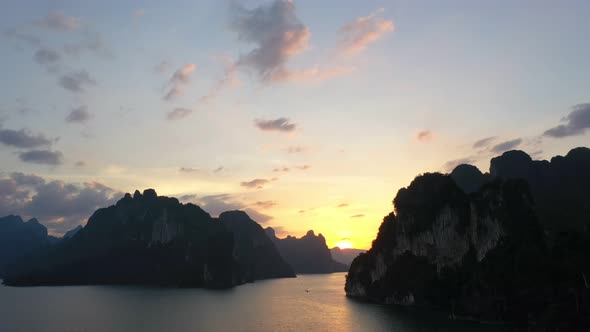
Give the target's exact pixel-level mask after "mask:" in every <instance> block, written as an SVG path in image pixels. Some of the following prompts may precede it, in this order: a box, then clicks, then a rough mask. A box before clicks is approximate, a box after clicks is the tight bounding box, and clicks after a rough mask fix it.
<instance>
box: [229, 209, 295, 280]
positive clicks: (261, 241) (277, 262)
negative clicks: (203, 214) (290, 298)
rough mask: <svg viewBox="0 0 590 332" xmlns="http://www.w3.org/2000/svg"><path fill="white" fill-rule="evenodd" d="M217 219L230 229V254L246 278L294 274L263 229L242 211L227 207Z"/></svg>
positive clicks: (281, 276)
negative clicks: (232, 252) (231, 234)
mask: <svg viewBox="0 0 590 332" xmlns="http://www.w3.org/2000/svg"><path fill="white" fill-rule="evenodd" d="M219 221H220V222H221V223H222V224H223V225H224V226H225V227H226V228H227V229H228V230H229V231H231V232H232V233H233V236H234V243H235V246H234V258H235V259H236V260H237V261H238V262H239V264H240V267H241V269H242V270H243V271H244V275H245V278H246V279H247V280H248V281H252V280H257V279H266V278H286V277H295V273H294V272H293V269H292V268H291V266H289V264H287V263H286V262H285V261H284V260H283V258H282V257H281V255H280V253H279V251H278V250H277V248H276V247H275V245H274V243H273V242H272V240H271V239H270V238H269V237H268V236H267V235H266V233H265V232H264V229H263V228H262V227H261V226H260V225H259V224H257V223H256V222H255V221H253V220H252V219H250V217H249V216H248V215H247V214H246V212H243V211H227V212H223V213H222V214H220V215H219Z"/></svg>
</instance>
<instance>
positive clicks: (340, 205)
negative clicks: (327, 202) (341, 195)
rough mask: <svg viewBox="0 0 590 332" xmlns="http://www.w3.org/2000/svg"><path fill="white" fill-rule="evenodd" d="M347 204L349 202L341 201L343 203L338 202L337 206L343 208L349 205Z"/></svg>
mask: <svg viewBox="0 0 590 332" xmlns="http://www.w3.org/2000/svg"><path fill="white" fill-rule="evenodd" d="M347 206H348V203H341V204H338V206H337V207H339V208H342V207H347Z"/></svg>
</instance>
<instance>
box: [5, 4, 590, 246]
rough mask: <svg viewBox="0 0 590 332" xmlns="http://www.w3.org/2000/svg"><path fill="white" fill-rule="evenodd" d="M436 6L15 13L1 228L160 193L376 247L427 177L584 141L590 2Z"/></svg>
mask: <svg viewBox="0 0 590 332" xmlns="http://www.w3.org/2000/svg"><path fill="white" fill-rule="evenodd" d="M425 3H427V4H428V7H427V8H428V9H429V10H424V3H421V2H406V1H377V0H374V1H365V2H362V3H360V2H348V5H335V4H336V2H335V1H332V2H322V4H321V5H319V4H317V2H313V1H293V2H291V1H237V2H236V1H231V2H217V1H208V2H205V1H199V2H189V1H176V2H174V4H170V3H167V4H164V3H159V2H144V3H142V4H141V5H139V4H133V5H131V4H128V3H125V4H121V3H119V2H115V1H105V2H101V3H94V2H93V3H85V4H81V3H78V2H76V1H46V2H45V1H24V2H23V1H16V0H10V1H7V4H6V5H5V8H7V10H4V11H3V12H2V13H0V18H1V19H2V24H1V25H0V40H1V41H2V43H1V45H0V49H1V51H2V54H4V55H5V57H4V59H3V60H4V61H2V62H0V69H1V70H2V71H3V73H5V76H6V77H8V78H10V79H6V80H4V81H3V83H2V89H0V100H2V101H1V102H0V146H1V148H0V156H2V160H3V162H4V164H3V169H2V170H1V174H0V216H4V215H9V214H15V215H22V216H23V218H24V219H28V218H29V217H31V218H32V217H34V218H37V219H38V220H39V221H40V222H41V223H43V224H44V225H45V226H47V228H48V229H49V232H50V233H51V234H53V235H58V234H63V233H64V232H66V231H68V230H70V229H72V228H74V227H75V226H76V225H79V224H84V223H85V222H86V220H87V218H88V217H90V215H91V214H92V212H94V210H96V209H97V208H101V207H106V206H108V205H110V204H112V203H114V202H115V201H116V200H118V199H119V198H120V197H119V196H118V195H119V194H122V193H125V192H129V193H133V191H134V190H136V189H140V188H142V189H145V188H154V189H155V190H156V192H157V193H158V194H159V195H164V196H169V197H177V198H178V199H179V200H180V201H181V202H183V203H189V202H190V203H194V204H196V205H198V206H200V207H201V208H202V209H203V210H205V211H207V212H208V213H210V214H211V215H212V216H217V215H218V214H219V213H221V212H223V211H227V210H243V211H245V212H246V213H248V215H249V216H250V217H251V218H252V219H253V220H255V221H257V222H258V223H260V224H261V226H262V227H264V228H266V227H272V228H273V229H275V231H276V232H277V235H278V236H280V237H285V236H286V235H293V236H297V237H301V236H302V235H304V234H305V233H306V232H307V231H308V230H310V229H312V230H314V231H315V232H316V234H317V233H321V234H323V236H324V237H325V238H326V241H327V244H328V247H330V248H332V247H334V246H336V245H337V243H341V244H342V245H346V246H348V245H349V244H350V246H351V247H353V248H360V249H368V248H369V247H370V246H371V242H372V241H373V239H374V238H375V235H376V233H377V230H378V228H379V225H380V224H381V222H382V220H383V217H384V216H386V215H387V214H388V213H389V212H391V211H392V210H393V206H392V204H391V201H392V199H393V198H394V197H395V195H396V193H397V191H398V190H399V189H400V188H404V187H406V186H408V185H409V184H410V182H411V181H412V179H414V177H416V176H417V175H419V174H422V173H425V172H437V171H438V172H442V173H448V172H450V170H451V169H452V168H453V167H454V166H457V165H458V164H461V163H467V164H472V165H475V166H476V167H478V168H479V169H480V170H481V171H482V172H487V171H488V168H489V160H490V158H491V157H494V156H498V155H501V154H502V153H503V152H505V151H508V150H522V151H525V152H526V153H528V154H529V155H530V156H531V157H532V158H533V159H535V160H543V159H550V158H551V157H553V156H557V155H565V154H567V152H568V151H570V150H571V149H573V148H575V147H579V146H587V142H588V130H587V129H588V128H590V104H589V102H590V101H589V99H588V97H587V89H586V87H587V85H588V84H587V83H588V82H587V80H588V79H587V77H590V75H589V74H590V67H588V66H587V62H588V60H587V59H586V57H585V55H586V54H587V53H588V50H589V48H590V46H588V44H587V43H586V39H587V38H586V37H587V36H586V34H587V33H586V32H587V31H590V22H588V21H587V20H584V19H580V18H581V15H582V14H581V13H583V12H584V8H585V9H587V10H588V9H590V3H587V2H583V1H579V2H575V1H573V2H572V4H574V3H575V4H576V6H574V5H571V6H565V5H562V4H556V3H552V2H537V1H535V2H533V1H525V2H521V3H518V4H513V3H499V2H498V3H486V4H481V3H480V4H475V3H472V2H469V1H458V2H456V4H455V5H448V6H445V5H441V4H436V3H430V2H425ZM30 4H33V6H31V5H30ZM338 4H341V2H338ZM113 8H114V9H116V10H113ZM587 10H586V11H587ZM547 22H551V24H547ZM277 32H278V33H279V34H280V38H277V35H276V34H277ZM211 36H215V38H211ZM285 36H286V37H285ZM13 174H17V176H13ZM140 191H142V192H143V190H141V189H140ZM25 216H26V218H25Z"/></svg>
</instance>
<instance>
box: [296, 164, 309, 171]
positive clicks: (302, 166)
mask: <svg viewBox="0 0 590 332" xmlns="http://www.w3.org/2000/svg"><path fill="white" fill-rule="evenodd" d="M295 167H296V168H298V169H300V170H302V171H305V170H308V169H310V168H311V165H301V166H295Z"/></svg>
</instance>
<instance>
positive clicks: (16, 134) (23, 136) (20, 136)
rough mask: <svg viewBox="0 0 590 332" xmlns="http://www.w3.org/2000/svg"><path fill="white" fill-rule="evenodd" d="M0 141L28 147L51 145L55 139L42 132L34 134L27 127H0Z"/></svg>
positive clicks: (19, 146)
mask: <svg viewBox="0 0 590 332" xmlns="http://www.w3.org/2000/svg"><path fill="white" fill-rule="evenodd" d="M0 143H2V144H4V145H8V146H12V147H15V148H25V149H28V148H37V147H40V146H49V145H51V144H52V143H53V141H52V140H50V139H48V138H47V137H45V136H44V135H42V134H37V135H35V134H32V133H31V132H30V131H29V130H27V129H20V130H13V129H0Z"/></svg>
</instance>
